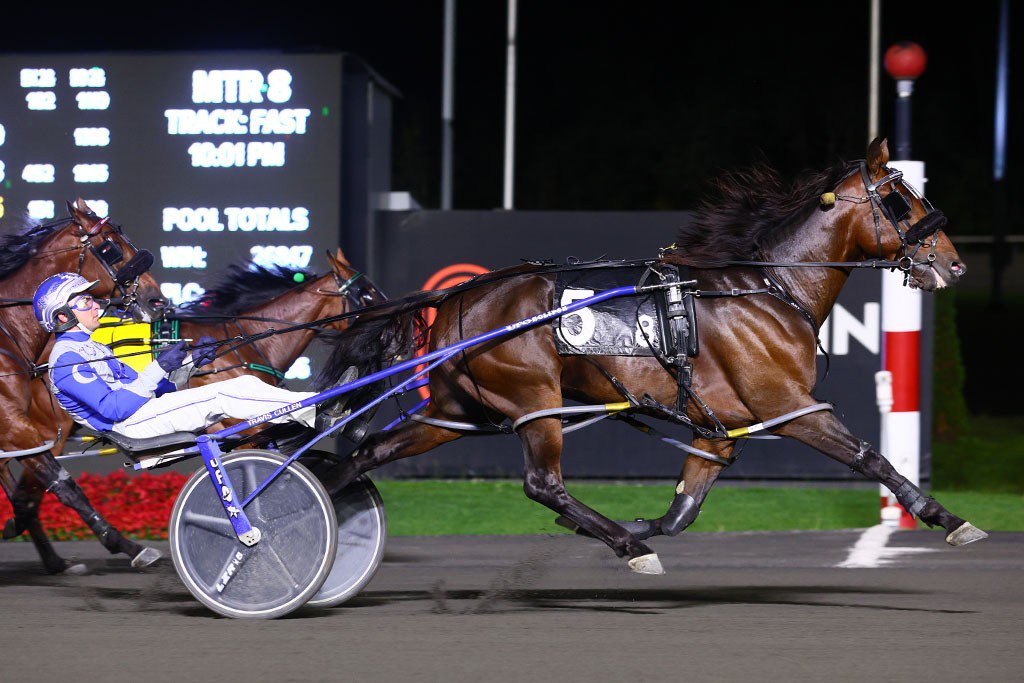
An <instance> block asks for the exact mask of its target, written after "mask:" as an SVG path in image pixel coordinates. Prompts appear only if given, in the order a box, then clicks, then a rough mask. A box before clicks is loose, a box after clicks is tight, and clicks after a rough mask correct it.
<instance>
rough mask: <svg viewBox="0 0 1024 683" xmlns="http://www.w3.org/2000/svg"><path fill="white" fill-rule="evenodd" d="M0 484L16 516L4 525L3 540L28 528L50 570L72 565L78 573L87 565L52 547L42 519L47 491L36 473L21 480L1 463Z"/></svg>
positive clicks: (44, 563)
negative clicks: (42, 504)
mask: <svg viewBox="0 0 1024 683" xmlns="http://www.w3.org/2000/svg"><path fill="white" fill-rule="evenodd" d="M0 486H2V487H3V489H4V492H5V493H6V494H7V498H8V500H10V501H11V508H12V510H13V511H14V517H13V518H12V519H9V520H7V524H6V525H5V526H4V529H3V537H4V540H7V539H10V538H17V537H18V536H20V535H21V534H22V533H24V532H26V531H27V532H28V535H29V537H30V538H31V539H32V544H33V545H35V547H36V551H37V552H38V553H39V559H41V560H42V561H43V567H44V569H45V570H46V573H47V574H60V573H62V572H65V571H68V570H69V569H70V570H72V573H78V572H80V571H82V570H84V569H85V565H82V564H72V563H70V562H68V561H67V560H65V559H64V558H62V557H61V556H60V555H58V554H57V551H56V550H54V549H53V545H52V544H51V543H50V539H49V538H48V537H47V536H46V532H45V531H44V530H43V524H42V522H40V521H39V505H40V503H41V502H42V499H43V493H44V492H43V489H42V488H41V487H40V486H39V484H38V482H36V480H35V479H34V478H33V477H31V476H24V475H23V476H22V477H21V479H20V480H18V481H15V480H14V475H13V474H12V473H11V470H10V468H9V467H7V466H6V465H4V466H0Z"/></svg>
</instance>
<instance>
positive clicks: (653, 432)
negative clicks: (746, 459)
mask: <svg viewBox="0 0 1024 683" xmlns="http://www.w3.org/2000/svg"><path fill="white" fill-rule="evenodd" d="M617 419H619V420H621V421H622V422H625V423H626V424H628V425H629V426H630V427H632V428H633V429H636V430H637V431H640V432H643V433H644V434H646V435H648V436H653V437H654V438H656V439H658V440H659V441H661V442H662V443H667V444H668V445H669V446H672V447H673V448H678V449H679V450H681V451H685V452H686V453H689V454H690V455H695V456H697V457H698V458H703V459H704V460H708V461H710V462H713V463H717V464H719V465H724V466H725V467H728V466H729V465H731V464H732V463H733V460H735V458H733V459H731V460H730V459H729V458H722V457H719V456H717V455H715V454H714V453H709V452H707V451H703V450H701V449H699V448H695V447H693V446H690V445H687V444H685V443H683V442H682V441H679V440H677V439H673V438H672V437H671V436H668V435H667V434H665V433H663V432H660V431H658V430H657V429H655V428H654V427H652V426H650V425H648V424H646V423H644V422H641V421H640V420H637V419H636V418H634V417H631V416H629V415H619V416H617Z"/></svg>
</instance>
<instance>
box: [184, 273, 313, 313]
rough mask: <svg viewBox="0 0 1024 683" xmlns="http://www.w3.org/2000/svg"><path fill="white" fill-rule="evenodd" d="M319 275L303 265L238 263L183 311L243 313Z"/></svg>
mask: <svg viewBox="0 0 1024 683" xmlns="http://www.w3.org/2000/svg"><path fill="white" fill-rule="evenodd" d="M297 276H298V277H297ZM317 277H318V276H317V274H316V273H314V272H312V271H310V270H304V269H301V268H289V267H287V266H271V267H266V266H261V265H257V264H255V263H234V264H232V265H230V266H228V268H227V270H226V271H225V272H224V274H223V275H222V276H221V278H220V279H219V280H217V281H216V282H215V283H214V284H212V285H210V286H209V287H207V288H206V293H205V294H203V295H202V296H201V297H199V298H198V299H196V300H195V301H190V302H188V303H187V304H185V305H183V306H182V307H181V311H182V312H183V313H185V314H186V315H196V316H202V315H211V314H213V315H227V316H235V315H240V314H241V313H243V312H244V311H248V310H251V309H253V308H257V307H258V306H262V305H263V304H265V303H267V302H268V301H270V300H271V299H275V298H277V297H279V296H281V295H282V294H284V293H285V292H287V291H289V290H291V289H294V288H295V287H299V286H301V285H302V284H303V283H306V282H309V281H310V280H315V279H316V278H317Z"/></svg>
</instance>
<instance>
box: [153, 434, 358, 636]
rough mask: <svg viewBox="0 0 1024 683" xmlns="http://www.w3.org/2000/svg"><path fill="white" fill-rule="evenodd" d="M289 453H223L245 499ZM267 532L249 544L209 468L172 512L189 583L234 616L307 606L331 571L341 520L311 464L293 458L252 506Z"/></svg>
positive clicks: (182, 572)
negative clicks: (222, 499)
mask: <svg viewBox="0 0 1024 683" xmlns="http://www.w3.org/2000/svg"><path fill="white" fill-rule="evenodd" d="M284 461H285V458H284V457H283V456H281V455H280V454H278V453H276V452H273V451H240V452H237V453H232V454H229V455H226V456H224V457H223V458H222V459H221V465H222V467H223V468H224V469H225V470H226V472H227V474H228V477H229V478H230V479H231V483H232V485H233V486H234V487H235V493H236V494H237V496H238V498H239V499H240V500H244V499H245V498H246V497H247V496H248V495H249V493H250V492H252V491H253V490H255V488H256V486H258V485H259V484H260V483H261V482H263V481H264V480H266V479H267V478H268V477H269V476H270V474H271V473H272V472H273V471H274V470H275V469H277V468H278V467H279V466H280V465H281V464H282V463H283V462H284ZM245 513H246V516H248V518H249V521H250V522H251V523H252V525H253V526H254V527H256V528H258V529H259V530H260V532H261V540H260V541H259V543H257V544H256V545H254V546H252V547H246V546H245V545H243V544H242V543H241V542H240V541H239V540H238V538H237V537H236V536H235V533H234V530H233V528H232V526H231V523H230V521H228V518H227V516H226V514H225V512H224V508H223V506H222V504H221V502H220V498H219V496H218V495H217V493H216V491H215V489H214V487H213V485H212V484H211V483H210V480H209V476H208V475H207V473H206V470H205V469H203V470H200V471H199V472H196V474H194V475H193V476H192V478H191V479H189V481H188V482H187V483H186V484H185V487H184V488H183V489H182V491H181V494H180V495H179V497H178V501H177V503H176V504H175V507H174V512H173V513H172V514H171V524H170V542H171V556H172V558H173V559H174V567H175V569H176V570H177V571H178V575H179V576H180V577H181V579H182V581H183V582H184V583H185V586H186V587H187V588H188V589H189V591H190V592H191V593H192V594H193V595H194V596H195V597H196V599H198V600H199V601H200V602H202V603H203V604H204V605H206V606H207V607H209V608H210V609H212V610H214V611H215V612H218V613H219V614H223V615H225V616H230V617H241V618H263V619H269V618H274V617H279V616H282V615H284V614H287V613H289V612H291V611H292V610H294V609H297V608H298V607H301V606H302V605H303V604H305V602H306V601H307V600H308V599H309V598H310V597H311V596H312V595H314V594H315V593H316V592H317V591H318V590H319V589H320V586H321V585H322V584H323V582H324V580H325V579H326V577H327V575H328V574H329V573H330V570H331V565H332V563H333V560H334V556H335V554H336V550H337V539H338V531H337V522H336V520H335V516H334V508H333V505H332V504H331V502H330V499H329V497H328V495H327V492H326V491H325V490H324V488H323V486H322V485H321V484H320V482H319V481H317V479H316V477H314V476H313V475H312V473H310V472H309V471H308V470H307V469H306V468H305V467H303V466H302V465H299V464H298V463H292V464H291V465H290V466H289V468H288V469H287V470H285V471H284V472H282V473H281V474H280V475H278V477H277V478H276V479H275V480H274V481H273V482H271V484H270V485H269V486H267V488H266V489H264V490H263V491H262V492H261V493H260V494H259V495H258V496H257V497H256V498H254V499H253V501H252V502H251V503H249V505H247V506H246V508H245Z"/></svg>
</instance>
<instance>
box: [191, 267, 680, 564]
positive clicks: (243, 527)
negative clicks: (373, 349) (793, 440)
mask: <svg viewBox="0 0 1024 683" xmlns="http://www.w3.org/2000/svg"><path fill="white" fill-rule="evenodd" d="M681 284H689V283H671V284H668V283H666V284H661V285H648V286H644V287H636V286H633V287H617V288H615V289H609V290H606V291H604V292H600V293H598V294H595V295H593V296H590V297H587V298H585V299H579V300H578V301H574V302H572V303H570V304H566V305H565V306H559V307H558V308H555V309H552V310H550V311H546V312H544V313H539V314H537V315H535V316H532V317H529V318H526V319H524V320H519V321H517V322H514V323H510V324H508V325H505V326H503V327H499V328H496V329H493V330H491V331H489V332H484V333H483V334H478V335H476V336H475V337H470V338H469V339H464V340H462V341H460V342H459V343H457V344H453V345H451V346H446V347H445V348H443V349H437V350H436V351H432V352H430V353H428V354H425V355H423V356H418V357H416V358H412V359H410V360H407V361H403V362H401V363H398V364H396V365H392V366H391V367H389V368H387V369H385V370H381V371H379V372H375V373H372V374H370V375H367V376H366V377H360V378H359V379H357V380H355V381H352V382H349V383H348V384H343V385H341V386H338V387H334V388H332V389H328V390H327V391H324V392H322V393H319V394H317V395H316V396H311V397H309V398H307V399H305V400H304V401H299V402H297V403H292V404H290V405H287V406H284V407H281V408H278V409H277V410H274V411H273V412H270V413H266V414H265V415H260V416H259V417H255V418H253V419H251V420H246V421H245V422H240V423H239V424H237V425H235V426H233V427H228V428H227V429H222V430H221V431H219V432H216V433H214V434H203V435H200V436H198V437H196V446H197V447H198V450H199V453H200V454H201V455H202V456H203V464H204V465H205V466H206V471H207V472H208V473H209V475H210V481H211V482H213V485H214V488H215V489H216V491H217V495H218V497H219V498H220V501H221V504H222V505H223V506H224V512H225V513H226V514H227V516H228V519H229V520H230V521H231V526H232V527H233V528H234V531H235V534H236V535H237V536H238V539H239V540H240V541H241V542H242V543H243V544H245V545H247V546H253V545H256V544H257V543H258V542H259V540H260V531H259V529H257V528H255V527H253V526H252V524H251V523H250V522H249V519H248V517H246V515H245V507H246V506H247V505H248V504H249V503H250V502H251V501H252V500H253V499H254V498H255V497H256V496H258V495H259V494H260V492H261V491H263V490H264V489H265V488H267V486H269V485H270V483H271V482H273V481H274V479H275V478H277V476H278V475H279V474H281V472H283V471H284V470H285V469H287V468H288V466H289V465H291V464H292V463H293V462H295V460H297V459H298V458H299V457H300V456H302V454H303V453H305V452H306V451H307V450H309V448H310V447H311V446H313V445H314V444H316V443H318V442H319V441H320V440H322V439H324V438H326V437H328V436H330V435H331V434H333V433H334V432H336V431H338V430H339V429H341V428H343V427H344V426H345V425H346V424H347V423H349V422H350V421H351V420H353V419H355V418H356V417H358V416H360V415H362V414H363V413H365V412H366V411H367V410H370V409H371V408H373V407H374V406H376V405H378V404H380V403H381V402H383V401H385V400H387V399H388V398H390V397H392V396H394V395H396V394H400V393H403V392H405V391H409V390H410V389H413V388H415V387H417V386H423V384H424V383H425V382H424V381H423V378H424V377H425V376H426V374H427V373H428V372H430V371H431V370H433V369H434V368H436V367H437V366H439V365H441V364H442V363H444V362H445V361H447V360H449V359H450V358H452V356H455V355H456V354H458V353H459V352H461V351H463V350H465V349H468V348H470V347H472V346H476V345H477V344H482V343H484V342H488V341H491V340H493V339H498V338H500V337H504V336H506V335H509V334H513V333H515V332H519V331H521V330H524V329H528V328H531V327H535V326H537V325H539V324H541V323H544V322H547V321H549V320H553V319H555V318H558V317H561V316H563V315H565V314H567V313H572V312H573V311H578V310H580V309H581V308H587V307H588V306H592V305H594V304H596V303H600V302H602V301H605V300H607V299H614V298H617V297H620V296H633V295H636V294H641V293H646V292H650V291H654V290H657V289H665V288H666V287H668V286H679V285H681ZM424 364H426V367H423V368H422V369H420V370H416V371H415V372H413V374H412V375H410V376H409V377H408V378H407V379H406V380H404V381H402V382H400V383H399V384H397V385H395V386H394V387H392V388H391V389H389V390H388V391H386V392H385V393H383V394H381V395H380V396H378V397H377V398H376V399H374V400H373V401H370V402H369V403H367V404H366V405H364V406H362V407H360V408H359V409H357V410H353V411H352V413H351V414H349V415H348V416H347V417H345V418H344V419H342V420H339V421H338V422H336V423H335V424H334V425H333V426H332V427H331V428H330V429H328V430H326V431H324V432H321V433H320V434H317V435H316V437H314V438H313V439H312V440H310V441H309V443H307V444H305V445H304V446H302V448H300V449H298V450H297V451H295V453H293V454H292V455H291V456H290V457H289V458H288V459H287V460H286V461H285V462H284V463H283V464H282V465H281V466H280V467H278V468H277V469H276V470H274V472H272V473H271V474H270V476H269V477H267V478H266V480H264V481H263V483H261V484H260V485H259V486H257V487H256V490H254V491H253V492H252V493H250V494H249V496H248V497H247V498H246V499H245V500H241V501H240V500H239V499H238V496H237V494H236V492H235V487H234V486H233V485H232V483H231V479H230V478H229V477H228V475H227V472H225V471H224V468H223V467H221V455H222V453H221V450H220V446H219V444H218V442H219V441H222V440H223V439H226V438H228V437H230V436H234V435H235V434H238V433H239V432H242V431H245V430H246V429H250V428H252V427H255V426H257V425H261V424H263V423H265V422H268V421H270V420H273V419H274V418H277V417H280V416H282V415H286V414H288V413H291V412H294V411H296V410H300V409H302V408H308V407H310V406H313V405H316V404H317V403H321V402H323V401H327V400H330V399H332V398H336V397H338V396H341V395H342V394H346V393H348V392H350V391H355V390H356V389H359V388H361V387H365V386H367V385H369V384H373V383H374V382H377V381H380V380H381V379H386V378H388V377H392V376H394V375H397V374H399V373H402V372H405V371H407V370H415V369H416V368H417V367H418V366H421V365H424ZM388 426H389V427H391V426H393V425H388ZM189 450H191V449H189ZM187 452H188V451H186V453H187Z"/></svg>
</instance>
